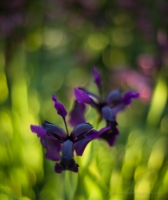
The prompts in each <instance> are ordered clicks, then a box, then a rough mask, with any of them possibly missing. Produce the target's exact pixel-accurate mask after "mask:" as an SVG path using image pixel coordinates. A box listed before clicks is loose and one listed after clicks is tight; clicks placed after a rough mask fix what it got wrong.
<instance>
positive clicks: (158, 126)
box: [0, 0, 168, 200]
mask: <svg viewBox="0 0 168 200" xmlns="http://www.w3.org/2000/svg"><path fill="white" fill-rule="evenodd" d="M11 2H12V1H7V3H2V5H0V200H46V199H47V200H64V199H65V200H85V199H87V200H104V199H107V200H167V199H168V18H167V10H166V9H168V3H167V1H164V0H162V1H160V0H154V1H151V0H150V1H139V0H138V1H136V2H135V1H133V0H126V1H122V0H120V1H117V0H113V1H107V0H104V1H102V0H99V1H93V2H92V1H89V2H88V3H86V2H85V1H82V0H79V1H70V2H69V3H68V2H67V1H61V2H60V1H57V0H53V1H52V0H49V1H44V0H42V1H39V0H35V1H26V0H25V1H22V3H21V0H20V1H19V0H14V1H13V2H15V4H14V3H13V4H12V3H11ZM17 8H19V9H18V10H17ZM16 10H17V12H16ZM12 20H13V21H12ZM93 66H96V67H97V69H98V70H99V72H100V73H101V75H102V79H103V95H104V96H106V94H107V93H108V92H110V91H111V90H115V89H122V90H123V92H126V91H129V90H133V91H136V92H140V95H141V96H140V98H139V99H138V100H134V101H133V103H132V104H131V105H130V106H128V107H127V108H126V109H125V110H123V111H121V112H120V113H119V114H118V115H117V122H118V128H119V130H120V135H119V136H118V137H117V140H116V143H115V144H114V146H113V147H109V146H108V144H107V143H105V142H104V141H102V140H94V141H92V142H91V143H89V144H88V146H87V147H86V149H85V151H84V154H83V156H81V157H76V155H75V160H76V161H77V163H78V164H79V166H80V167H79V172H78V173H74V172H70V171H65V172H63V173H62V174H56V173H55V172H54V165H55V163H54V162H52V161H50V160H47V159H46V158H45V149H44V148H42V146H41V143H40V141H39V138H37V136H36V134H33V133H32V132H31V131H30V125H31V124H37V125H41V124H42V122H43V121H44V120H47V121H49V122H52V123H54V124H57V125H59V126H60V127H62V128H64V124H63V122H62V119H61V117H60V116H58V115H57V113H56V110H55V109H54V106H53V102H52V100H51V96H52V94H56V96H57V97H58V99H59V100H60V102H62V103H63V104H64V105H65V107H66V109H67V110H68V111H69V112H70V111H71V109H72V107H73V101H74V99H75V97H74V91H73V90H74V87H86V88H87V89H88V90H90V91H93V92H94V93H98V91H97V89H96V86H95V84H94V83H93V76H92V67H93ZM86 118H87V121H88V122H89V123H91V124H92V125H93V126H94V127H95V129H97V130H99V129H100V128H102V127H103V126H104V125H105V124H104V123H103V122H101V123H100V124H99V125H97V113H96V111H95V110H94V109H93V108H90V107H88V109H87V112H86ZM66 120H67V121H68V120H69V116H68V117H67V118H66ZM72 129H73V127H72V126H70V125H69V130H72Z"/></svg>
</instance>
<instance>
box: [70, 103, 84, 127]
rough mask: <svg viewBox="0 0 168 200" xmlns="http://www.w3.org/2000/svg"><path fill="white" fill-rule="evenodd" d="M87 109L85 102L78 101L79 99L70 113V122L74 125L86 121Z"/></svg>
mask: <svg viewBox="0 0 168 200" xmlns="http://www.w3.org/2000/svg"><path fill="white" fill-rule="evenodd" d="M85 110H86V106H85V104H84V103H78V102H77V101H75V104H74V108H73V109H72V111H71V113H70V120H69V123H70V124H71V125H72V126H77V125H78V124H81V123H85V117H84V113H85Z"/></svg>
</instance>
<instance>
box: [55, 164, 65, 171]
mask: <svg viewBox="0 0 168 200" xmlns="http://www.w3.org/2000/svg"><path fill="white" fill-rule="evenodd" d="M62 171H63V169H62V166H61V165H60V164H59V163H56V165H55V172H56V173H62Z"/></svg>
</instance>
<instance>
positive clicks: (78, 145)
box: [74, 130, 100, 156]
mask: <svg viewBox="0 0 168 200" xmlns="http://www.w3.org/2000/svg"><path fill="white" fill-rule="evenodd" d="M99 135H100V133H99V131H96V130H91V131H89V132H88V133H87V134H86V135H85V136H84V137H81V138H80V139H79V140H77V141H76V142H74V149H75V151H76V154H77V155H78V156H82V154H83V152H84V150H85V148H86V146H87V144H88V143H89V142H90V141H91V140H94V139H96V138H98V137H99Z"/></svg>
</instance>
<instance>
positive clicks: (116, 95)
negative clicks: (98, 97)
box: [105, 90, 122, 105]
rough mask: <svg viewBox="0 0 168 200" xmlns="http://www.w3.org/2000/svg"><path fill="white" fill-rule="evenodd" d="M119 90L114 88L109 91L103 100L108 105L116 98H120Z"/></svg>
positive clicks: (116, 99)
mask: <svg viewBox="0 0 168 200" xmlns="http://www.w3.org/2000/svg"><path fill="white" fill-rule="evenodd" d="M121 93H122V92H121V90H115V91H112V92H110V93H109V94H108V95H107V97H106V98H105V102H106V103H107V104H108V105H110V104H112V103H114V102H116V101H118V100H120V99H121Z"/></svg>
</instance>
